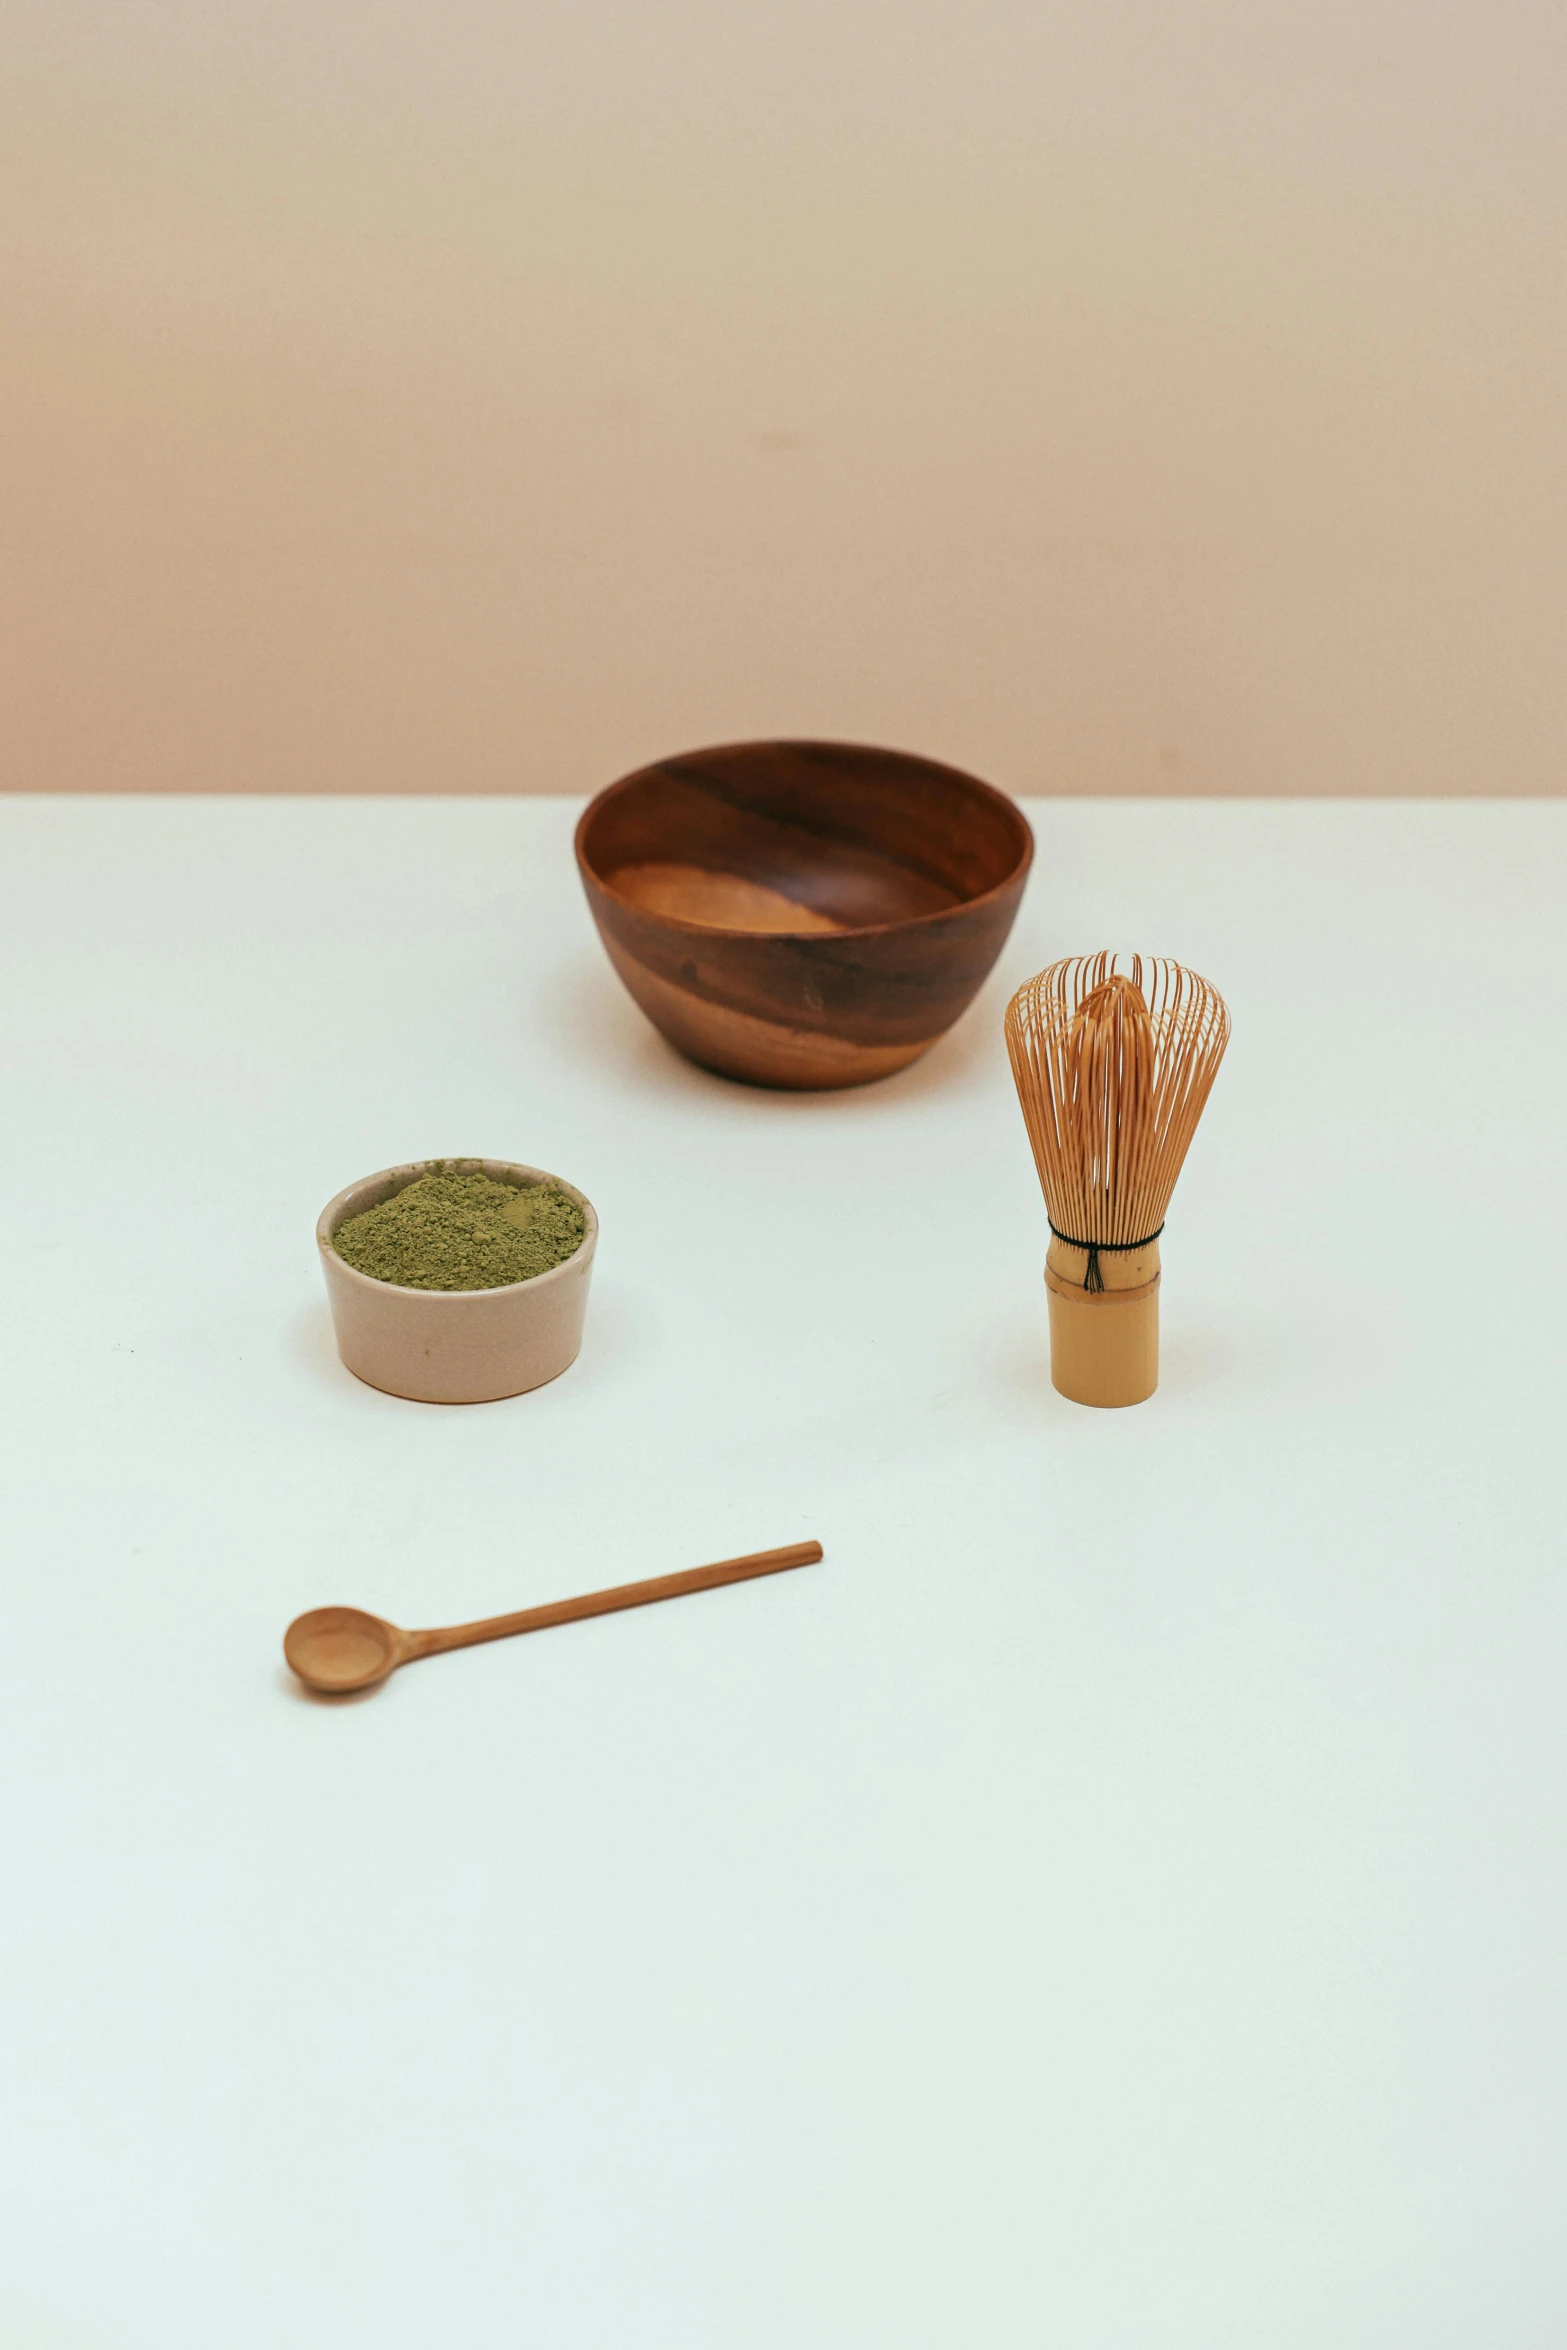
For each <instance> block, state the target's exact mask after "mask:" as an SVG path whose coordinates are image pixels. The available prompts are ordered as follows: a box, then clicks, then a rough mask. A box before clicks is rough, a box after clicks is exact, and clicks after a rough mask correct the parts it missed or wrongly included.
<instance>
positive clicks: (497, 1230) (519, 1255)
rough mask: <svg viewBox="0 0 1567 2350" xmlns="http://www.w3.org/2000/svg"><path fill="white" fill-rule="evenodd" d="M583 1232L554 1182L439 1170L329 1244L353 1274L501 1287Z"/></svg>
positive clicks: (567, 1252) (411, 1282) (523, 1277)
mask: <svg viewBox="0 0 1567 2350" xmlns="http://www.w3.org/2000/svg"><path fill="white" fill-rule="evenodd" d="M587 1230H588V1220H587V1218H586V1216H584V1214H583V1213H582V1210H581V1209H580V1208H579V1207H578V1205H577V1203H576V1201H575V1200H574V1199H572V1198H571V1197H570V1196H569V1195H568V1194H567V1193H566V1192H564V1191H562V1189H561V1187H560V1185H559V1184H558V1183H535V1184H530V1185H528V1186H527V1187H526V1188H525V1189H519V1188H517V1187H516V1186H515V1185H513V1184H510V1183H496V1182H493V1181H492V1180H491V1178H490V1177H489V1176H488V1175H477V1174H473V1175H460V1174H456V1173H454V1172H453V1171H452V1170H451V1169H449V1168H446V1167H440V1168H436V1169H434V1170H432V1172H431V1173H430V1174H428V1175H421V1176H420V1177H419V1179H418V1181H417V1182H415V1183H410V1184H409V1186H408V1188H407V1190H406V1191H399V1192H396V1193H394V1194H393V1196H392V1197H391V1198H390V1199H384V1200H382V1202H381V1204H380V1206H379V1207H376V1208H366V1210H365V1212H364V1214H363V1215H362V1216H350V1217H349V1219H348V1221H347V1223H346V1224H339V1226H338V1228H337V1230H336V1231H335V1232H334V1233H333V1235H332V1246H333V1247H334V1248H335V1249H336V1251H337V1253H338V1255H339V1256H340V1257H341V1258H342V1260H343V1262H344V1264H345V1265H352V1266H353V1267H354V1269H355V1271H356V1272H359V1273H368V1274H369V1276H370V1278H371V1280H372V1281H395V1282H396V1283H397V1285H398V1287H399V1288H401V1289H504V1288H505V1286H506V1284H507V1283H508V1282H509V1281H532V1280H533V1279H534V1278H535V1277H536V1276H537V1275H538V1274H540V1273H547V1272H548V1271H549V1270H550V1268H551V1266H552V1265H563V1264H564V1263H565V1261H566V1259H567V1258H568V1257H570V1256H575V1255H576V1252H577V1250H578V1249H579V1248H580V1247H581V1246H582V1243H583V1241H584V1240H585V1239H586V1237H587Z"/></svg>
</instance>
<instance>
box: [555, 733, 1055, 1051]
mask: <svg viewBox="0 0 1567 2350" xmlns="http://www.w3.org/2000/svg"><path fill="white" fill-rule="evenodd" d="M1032 854H1033V838H1032V835H1031V834H1030V832H1029V829H1028V825H1027V823H1026V821H1025V819H1024V817H1023V814H1022V811H1021V810H1020V809H1019V808H1017V807H1015V806H1014V805H1013V803H1012V801H1010V800H1009V799H1007V798H1006V797H1005V795H1004V794H1003V793H1001V792H998V791H996V790H995V789H993V787H992V786H991V785H989V784H986V783H981V782H979V780H978V779H977V778H976V777H974V776H971V775H965V774H963V773H962V772H961V771H960V770H959V769H957V768H955V767H944V766H941V765H939V764H938V763H937V762H936V761H935V760H931V759H919V758H915V757H912V756H910V755H909V754H907V753H905V752H900V751H883V750H875V749H871V748H868V747H866V746H863V745H859V744H851V743H815V742H763V743H737V744H731V745H728V746H726V747H723V748H720V749H716V750H706V751H693V752H688V753H686V754H685V755H684V756H682V757H680V758H676V759H666V760H662V761H660V762H659V763H658V764H656V765H654V766H651V767H644V768H641V769H639V770H638V771H637V773H636V774H634V775H628V776H626V777H625V778H624V779H623V780H622V781H621V782H619V783H614V784H611V785H610V786H609V788H608V790H606V791H603V792H600V794H599V796H598V797H597V799H595V800H594V801H593V802H592V803H591V804H590V806H589V807H588V808H587V810H586V811H585V813H584V815H583V817H582V821H581V823H580V824H579V825H578V827H577V863H578V867H579V869H580V871H581V874H582V881H583V887H584V888H585V889H586V891H587V896H588V903H589V905H590V907H591V908H592V912H593V918H594V920H595V922H596V923H597V925H598V929H599V935H600V937H601V938H602V939H603V941H604V945H605V948H606V950H607V952H608V954H609V957H610V960H611V962H612V963H613V964H614V966H615V969H616V970H617V972H618V973H619V974H620V977H621V979H622V980H623V981H624V982H625V985H626V988H627V990H628V991H629V993H630V994H631V996H632V997H633V998H634V999H635V1001H636V1002H637V1003H638V1004H639V1005H640V1006H641V1008H642V1010H643V1011H644V1012H645V1013H646V1014H647V1016H648V1018H649V1019H650V1020H651V1021H652V1022H653V1023H654V1025H655V1026H656V1027H657V1028H659V1029H660V1030H661V1031H662V1033H663V1034H664V1035H665V1036H667V1037H668V1038H669V1040H670V1042H671V1043H672V1044H674V1045H676V1046H678V1047H679V1049H680V1051H682V1052H683V1053H685V1054H687V1055H688V1056H689V1058H690V1059H692V1060H693V1061H698V1062H700V1063H701V1064H702V1065H703V1066H704V1067H706V1068H709V1069H715V1070H717V1071H719V1072H720V1073H721V1074H722V1075H724V1076H726V1077H738V1078H742V1079H744V1080H747V1081H748V1082H750V1083H752V1084H757V1085H772V1086H784V1087H794V1088H800V1089H813V1088H818V1087H829V1086H843V1085H862V1084H864V1083H866V1082H867V1081H868V1080H869V1079H871V1078H875V1077H885V1076H888V1075H890V1074H891V1072H892V1071H893V1070H895V1069H901V1068H904V1067H906V1066H907V1064H908V1063H909V1062H910V1061H913V1060H917V1059H918V1057H919V1055H920V1054H921V1053H923V1052H926V1051H928V1050H929V1048H930V1046H931V1045H932V1044H934V1043H935V1041H936V1039H937V1037H938V1036H941V1035H942V1034H943V1033H944V1032H945V1031H946V1030H947V1029H948V1028H950V1027H951V1025H952V1023H953V1021H954V1020H956V1019H957V1018H958V1016H959V1014H960V1013H962V1012H963V1011H964V1010H966V1008H967V1006H968V1005H969V1003H970V1002H971V1001H972V1000H973V998H974V996H975V994H976V993H977V991H978V989H979V988H980V986H981V985H982V984H983V982H984V980H985V979H986V978H987V976H988V975H989V972H990V969H991V966H992V965H993V964H994V962H995V960H996V957H997V955H998V954H999V953H1000V951H1001V948H1002V946H1003V944H1004V943H1005V940H1006V936H1007V933H1008V931H1009V930H1010V929H1011V927H1012V922H1013V917H1014V916H1015V914H1016V912H1017V909H1018V904H1019V901H1020V899H1021V897H1022V894H1023V888H1024V884H1025V882H1026V881H1027V878H1028V868H1029V863H1030V860H1031V857H1032Z"/></svg>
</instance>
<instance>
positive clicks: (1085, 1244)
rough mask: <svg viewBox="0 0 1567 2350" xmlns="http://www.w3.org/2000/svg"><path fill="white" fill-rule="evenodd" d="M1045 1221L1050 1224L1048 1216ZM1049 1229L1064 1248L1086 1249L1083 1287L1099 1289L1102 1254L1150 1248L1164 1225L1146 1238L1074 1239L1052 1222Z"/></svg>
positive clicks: (1126, 1254) (1102, 1279)
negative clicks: (1086, 1266)
mask: <svg viewBox="0 0 1567 2350" xmlns="http://www.w3.org/2000/svg"><path fill="white" fill-rule="evenodd" d="M1045 1222H1046V1223H1047V1224H1050V1218H1049V1217H1048V1216H1047V1217H1046V1218H1045ZM1050 1229H1051V1231H1052V1232H1053V1233H1054V1234H1055V1237H1056V1238H1057V1240H1059V1241H1060V1242H1061V1244H1062V1246H1063V1247H1064V1248H1086V1249H1087V1251H1088V1270H1087V1272H1086V1273H1085V1274H1084V1275H1083V1287H1084V1288H1085V1289H1092V1290H1101V1289H1103V1287H1104V1285H1105V1277H1104V1275H1103V1274H1102V1273H1101V1272H1100V1270H1099V1259H1100V1258H1101V1257H1102V1256H1106V1257H1129V1256H1133V1255H1135V1254H1136V1252H1137V1250H1138V1249H1140V1248H1152V1246H1153V1244H1154V1242H1155V1241H1156V1240H1157V1239H1158V1237H1159V1232H1162V1231H1163V1230H1164V1226H1163V1225H1162V1224H1161V1225H1160V1227H1159V1232H1150V1233H1149V1235H1148V1238H1147V1239H1146V1240H1074V1239H1073V1238H1072V1235H1071V1233H1070V1232H1062V1231H1061V1230H1060V1229H1059V1228H1058V1226H1056V1225H1054V1224H1050Z"/></svg>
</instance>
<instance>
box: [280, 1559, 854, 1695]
mask: <svg viewBox="0 0 1567 2350" xmlns="http://www.w3.org/2000/svg"><path fill="white" fill-rule="evenodd" d="M821 1555H822V1546H821V1544H820V1543H819V1542H793V1543H790V1544H788V1545H787V1546H786V1547H785V1548H784V1549H783V1550H758V1551H754V1552H753V1553H752V1554H751V1555H750V1556H749V1557H748V1558H739V1559H720V1560H718V1562H717V1564H716V1565H714V1566H711V1567H688V1568H687V1569H686V1570H685V1572H684V1573H683V1574H679V1575H654V1576H652V1577H651V1578H650V1579H649V1580H648V1581H647V1582H645V1583H618V1584H616V1585H615V1586H614V1587H613V1589H611V1590H609V1591H585V1592H583V1593H581V1594H580V1595H579V1596H578V1597H577V1598H576V1599H556V1600H550V1601H548V1602H547V1603H546V1604H545V1605H544V1606H543V1607H525V1608H520V1609H519V1610H518V1612H517V1613H516V1615H513V1616H486V1617H484V1618H483V1619H482V1621H481V1622H479V1623H477V1624H444V1625H441V1626H438V1627H437V1628H436V1629H435V1630H433V1631H429V1632H405V1631H404V1630H403V1628H402V1626H401V1625H400V1624H389V1623H387V1622H386V1620H385V1618H384V1617H382V1616H372V1615H369V1614H367V1613H366V1611H365V1610H364V1609H363V1608H358V1607H315V1608H312V1609H311V1610H310V1612H309V1614H308V1615H303V1616H296V1617H295V1618H294V1621H293V1622H292V1623H291V1624H290V1625H289V1627H288V1630H287V1631H286V1632H285V1633H284V1635H283V1654H284V1656H285V1657H286V1658H287V1659H288V1662H289V1664H290V1665H291V1666H292V1667H293V1669H294V1671H295V1672H296V1673H297V1674H298V1675H299V1678H300V1679H301V1681H303V1682H304V1684H305V1686H306V1688H307V1689H314V1690H316V1691H318V1692H319V1694H320V1695H321V1696H323V1697H347V1696H349V1695H350V1694H351V1693H352V1692H353V1691H354V1690H356V1689H373V1688H374V1687H375V1686H376V1684H377V1682H380V1681H385V1680H388V1679H389V1678H390V1677H391V1675H392V1674H393V1673H395V1672H396V1670H397V1668H398V1666H399V1665H410V1664H413V1663H415V1662H416V1660H417V1659H418V1658H420V1657H422V1656H439V1655H440V1654H441V1653H442V1651H443V1650H445V1649H448V1648H476V1647H477V1646H478V1645H479V1643H480V1642H481V1641H483V1640H509V1639H510V1638H511V1637H512V1635H513V1633H516V1632H543V1631H545V1630H547V1628H548V1627H549V1626H550V1625H551V1624H573V1623H576V1622H577V1621H578V1620H579V1619H580V1618H581V1617H583V1616H608V1615H613V1614H614V1612H615V1610H616V1609H617V1608H623V1607H648V1606H650V1605H651V1604H652V1603H653V1601H654V1600H658V1599H683V1598H684V1597H685V1596H686V1594H687V1593H688V1592H691V1591H713V1590H716V1589H717V1588H718V1586H719V1585H720V1584H723V1583H748V1582H749V1581H750V1580H751V1578H752V1576H753V1575H778V1574H782V1572H783V1570H784V1569H785V1568H786V1567H809V1566H814V1565H815V1563H816V1561H817V1560H818V1559H819V1558H820V1557H821Z"/></svg>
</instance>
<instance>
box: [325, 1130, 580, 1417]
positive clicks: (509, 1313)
mask: <svg viewBox="0 0 1567 2350" xmlns="http://www.w3.org/2000/svg"><path fill="white" fill-rule="evenodd" d="M433 1167H445V1168H448V1169H450V1170H451V1171H452V1172H453V1173H455V1174H462V1175H489V1176H491V1177H493V1179H494V1180H495V1181H496V1182H497V1183H514V1184H518V1185H524V1184H532V1183H558V1184H559V1185H560V1188H561V1190H562V1191H564V1192H565V1193H566V1194H567V1196H568V1197H569V1198H571V1199H574V1200H575V1201H576V1203H577V1205H578V1207H579V1208H580V1209H581V1210H582V1213H583V1215H584V1216H585V1217H586V1218H587V1225H588V1229H587V1232H586V1234H585V1235H584V1237H583V1241H582V1246H581V1247H580V1248H579V1249H578V1250H577V1252H576V1254H575V1256H570V1257H568V1258H567V1259H566V1261H565V1263H564V1264H563V1265H555V1266H552V1267H551V1269H550V1271H549V1272H548V1273H537V1274H535V1275H534V1277H533V1279H532V1280H531V1281H513V1282H510V1283H508V1284H507V1286H506V1287H505V1288H504V1289H403V1288H400V1287H399V1286H398V1285H397V1284H396V1283H395V1282H391V1281H373V1280H372V1279H371V1277H370V1275H369V1274H368V1273H359V1272H356V1271H355V1269H354V1267H353V1266H352V1265H348V1264H345V1263H344V1262H343V1259H342V1258H341V1257H340V1256H339V1255H338V1253H337V1251H336V1249H335V1248H334V1247H333V1246H332V1235H333V1233H334V1232H335V1231H336V1230H337V1228H338V1226H339V1225H340V1224H346V1223H347V1221H348V1219H349V1217H350V1216H359V1215H362V1214H363V1213H364V1211H365V1209H366V1208H375V1207H379V1206H380V1204H381V1202H382V1200H384V1199H391V1198H392V1197H393V1195H394V1194H395V1193H397V1192H399V1191H406V1190H407V1188H408V1186H409V1184H410V1183H415V1182H417V1181H418V1179H419V1177H420V1176H421V1175H428V1174H429V1173H430V1171H431V1169H432V1168H433ZM598 1231H599V1222H598V1218H597V1216H596V1215H595V1214H594V1212H593V1204H592V1202H591V1201H590V1200H588V1199H586V1198H584V1196H583V1194H582V1193H581V1192H580V1191H578V1189H577V1188H576V1185H575V1184H572V1183H567V1182H566V1181H565V1180H564V1179H563V1177H561V1176H559V1175H547V1174H545V1173H544V1171H543V1169H542V1168H539V1167H519V1166H517V1165H515V1164H514V1163H513V1162H512V1161H511V1160H510V1159H421V1160H418V1161H416V1162H415V1163H414V1164H412V1165H411V1166H406V1167H386V1168H383V1169H382V1171H381V1173H380V1174H379V1175H367V1176H366V1177H365V1178H364V1181H363V1182H362V1183H351V1184H350V1185H349V1187H348V1189H347V1190H346V1191H340V1192H339V1193H338V1195H337V1197H336V1199H335V1200H331V1201H329V1202H328V1204H327V1205H326V1207H324V1208H323V1209H322V1211H321V1216H320V1220H319V1222H318V1223H317V1225H316V1244H317V1247H318V1249H319V1251H320V1255H321V1270H322V1272H323V1273H324V1274H325V1276H326V1291H327V1296H328V1298H329V1299H330V1301H331V1306H332V1325H333V1328H334V1329H335V1330H336V1332H337V1351H338V1353H339V1354H340V1355H341V1356H342V1358H343V1361H344V1363H345V1364H346V1366H347V1367H348V1369H349V1370H350V1371H352V1372H353V1374H354V1376H355V1378H356V1379H363V1380H364V1382H365V1384H366V1385H367V1386H369V1387H379V1388H382V1389H384V1390H385V1392H386V1393H387V1394H388V1395H406V1396H408V1397H410V1398H411V1399H412V1400H413V1401H414V1402H415V1403H495V1402H497V1401H498V1400H499V1398H500V1397H501V1396H503V1395H522V1394H524V1393H525V1392H526V1391H527V1389H528V1388H530V1387H542V1386H543V1385H544V1383H545V1381H546V1380H549V1379H558V1378H559V1377H560V1375H561V1373H562V1371H565V1370H569V1369H570V1367H571V1365H572V1364H573V1363H574V1362H575V1361H576V1359H577V1355H578V1351H579V1350H580V1348H581V1345H582V1323H583V1317H584V1315H585V1314H586V1313H587V1310H588V1282H589V1279H590V1277H591V1275H592V1272H593V1251H594V1247H595V1245H596V1244H597V1241H598Z"/></svg>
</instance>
